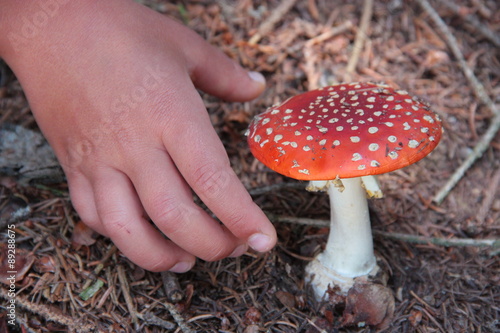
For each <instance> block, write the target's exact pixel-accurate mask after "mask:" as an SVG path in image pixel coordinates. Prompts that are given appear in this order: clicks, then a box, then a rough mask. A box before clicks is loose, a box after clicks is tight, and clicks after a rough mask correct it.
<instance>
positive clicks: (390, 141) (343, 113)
mask: <svg viewBox="0 0 500 333" xmlns="http://www.w3.org/2000/svg"><path fill="white" fill-rule="evenodd" d="M441 133H442V126H441V120H440V119H439V117H438V115H437V114H435V113H434V112H432V111H431V110H430V109H429V107H428V106H427V105H425V104H424V103H422V102H420V101H419V100H417V99H416V98H413V97H411V96H410V95H409V94H408V92H406V91H403V90H395V89H392V88H390V87H388V86H386V85H383V84H373V83H349V84H339V85H334V86H329V87H324V88H321V89H317V90H313V91H309V92H306V93H303V94H300V95H297V96H295V97H292V98H290V99H288V100H286V101H285V102H284V103H282V104H281V105H278V106H273V107H271V108H269V109H267V110H266V111H265V112H264V113H262V114H260V115H258V116H256V117H255V118H254V119H253V121H252V123H251V124H250V128H249V132H248V144H249V146H250V150H251V151H252V154H253V155H254V156H255V157H256V158H257V159H258V160H259V161H261V162H262V163H264V164H265V165H266V166H268V167H269V168H271V169H272V170H274V171H276V172H279V173H281V174H283V175H285V176H288V177H291V178H295V179H300V180H329V179H335V178H336V177H339V178H353V177H360V176H366V175H376V174H381V173H385V172H389V171H393V170H396V169H400V168H403V167H405V166H407V165H410V164H412V163H415V162H417V161H418V160H420V159H422V158H423V157H424V156H426V155H427V154H429V153H430V152H431V151H432V150H433V149H434V148H435V147H436V146H437V144H438V143H439V140H440V139H441Z"/></svg>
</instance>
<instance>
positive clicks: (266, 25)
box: [248, 0, 297, 45]
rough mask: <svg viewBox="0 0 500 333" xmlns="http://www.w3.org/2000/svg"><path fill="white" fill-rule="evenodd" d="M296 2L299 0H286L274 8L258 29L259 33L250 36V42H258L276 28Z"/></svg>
mask: <svg viewBox="0 0 500 333" xmlns="http://www.w3.org/2000/svg"><path fill="white" fill-rule="evenodd" d="M296 2H297V0H285V1H283V2H282V3H281V4H280V5H279V6H278V7H276V8H275V9H273V11H272V13H271V15H269V17H268V18H267V19H265V20H264V22H262V24H261V25H260V26H259V29H258V30H257V33H256V34H255V35H253V36H252V38H250V40H249V41H248V43H249V44H251V45H255V44H257V43H258V42H259V41H260V40H261V38H262V37H263V36H265V35H267V34H268V33H269V32H270V31H271V30H272V29H273V28H274V26H275V25H276V24H277V23H278V22H279V21H281V19H282V18H283V16H285V14H286V13H288V12H289V11H290V9H292V7H293V6H295V3H296Z"/></svg>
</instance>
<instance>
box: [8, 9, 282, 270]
mask: <svg viewBox="0 0 500 333" xmlns="http://www.w3.org/2000/svg"><path fill="white" fill-rule="evenodd" d="M0 2H2V1H0ZM13 3H14V4H13ZM16 3H17V2H10V4H9V5H8V7H15V6H16V5H18V6H19V7H26V8H22V9H19V8H8V9H7V10H9V15H10V17H11V22H9V23H7V25H6V26H5V23H3V24H4V26H1V27H0V28H2V30H3V31H4V32H3V33H2V35H3V36H2V37H1V40H0V43H1V47H0V52H1V55H2V56H3V57H4V59H5V60H6V61H7V62H8V63H9V65H10V66H11V67H12V68H13V70H14V71H15V73H16V75H17V76H18V78H19V80H20V82H21V84H22V85H23V88H24V90H25V92H26V95H27V97H28V99H29V102H30V105H31V108H32V110H33V112H34V114H35V117H36V119H37V122H38V124H39V126H40V128H41V129H42V131H43V132H44V134H45V136H46V137H47V139H48V140H49V142H50V143H51V145H52V147H53V148H54V150H55V151H56V154H57V156H58V158H59V161H60V162H61V164H62V166H63V168H64V170H65V172H66V175H67V178H68V183H69V186H70V193H71V199H72V202H73V205H74V207H75V208H76V210H77V211H78V213H79V214H80V217H81V218H82V220H83V221H84V222H85V223H87V224H88V225H89V226H90V227H92V228H93V229H95V230H96V231H98V232H99V233H101V234H103V235H107V236H109V237H110V238H111V239H112V240H113V241H114V243H115V244H116V245H117V246H118V248H119V249H120V250H121V251H122V252H123V253H124V254H125V255H126V256H127V257H128V258H130V259H131V260H132V261H133V262H135V263H136V264H138V265H140V266H141V267H143V268H146V269H148V270H152V271H163V270H172V271H175V272H184V271H187V270H189V269H190V268H191V267H192V266H193V264H194V262H195V257H194V256H196V257H200V258H202V259H204V260H217V259H221V258H224V257H227V256H238V255H241V254H242V253H244V251H245V250H246V248H247V244H248V245H250V246H251V247H252V248H254V249H255V250H257V251H267V250H269V249H271V248H272V247H273V245H274V244H275V242H276V234H275V230H274V228H273V226H272V225H271V223H270V222H269V221H268V219H267V218H266V216H265V215H264V214H263V213H262V211H261V210H260V209H259V208H258V207H257V206H256V205H255V204H254V203H253V202H252V200H251V197H250V196H249V194H248V193H247V192H246V191H245V188H244V187H243V185H242V184H241V183H240V181H239V180H238V178H237V176H236V175H235V173H234V172H233V170H232V169H231V167H230V165H229V160H228V158H227V155H226V153H225V151H224V147H223V145H222V143H221V142H220V140H219V138H218V137H217V135H216V133H215V131H214V129H213V128H212V125H211V123H210V119H209V117H208V114H207V112H206V109H205V107H204V105H203V102H202V100H201V98H200V96H199V94H198V93H197V91H196V88H199V89H201V90H203V91H205V92H207V93H210V94H213V95H215V96H219V97H221V98H224V99H226V100H232V101H245V100H250V99H252V98H255V97H256V96H258V95H259V94H260V93H261V92H262V90H263V88H264V81H263V79H262V77H261V76H259V75H257V74H255V73H252V74H250V75H249V74H248V73H247V72H245V71H244V70H243V69H242V68H240V67H239V66H238V65H236V64H234V63H233V62H232V61H231V60H229V59H228V58H227V57H226V56H224V55H223V54H222V53H221V52H220V51H218V50H217V49H215V48H214V47H212V46H210V45H209V44H208V43H206V42H205V41H203V40H202V39H201V38H200V37H199V36H198V35H196V34H195V33H193V32H192V31H191V30H189V29H187V28H186V27H184V26H182V25H181V24H179V23H176V22H174V21H172V20H170V19H168V18H165V17H164V16H162V15H160V14H158V13H155V12H154V11H152V10H150V9H148V8H146V7H143V6H141V5H138V4H136V3H134V2H132V1H123V0H109V1H67V2H66V3H65V4H62V5H60V6H59V7H58V8H56V9H57V10H55V13H54V14H53V15H52V16H50V17H49V16H48V21H47V22H46V24H45V25H43V26H42V25H40V27H35V28H36V29H38V32H37V33H36V34H34V36H31V37H30V38H26V39H25V40H23V39H20V40H19V41H17V42H14V43H13V36H14V37H15V35H12V34H11V35H10V37H9V39H6V38H5V35H7V33H9V32H10V33H14V34H15V33H18V35H19V36H21V37H22V33H21V30H22V24H23V22H24V23H25V22H27V21H28V22H29V19H30V18H31V17H32V16H30V15H32V14H33V13H34V10H36V9H37V8H38V7H37V6H38V5H37V4H33V3H32V4H31V7H28V6H27V5H22V4H16ZM21 3H22V2H21ZM34 8H35V9H34ZM5 16H7V15H5ZM23 17H25V18H27V20H24V19H22V18H23ZM4 33H5V35H4ZM16 43H17V44H16ZM191 189H192V190H194V192H196V193H197V194H198V196H199V197H200V198H201V199H202V200H203V202H204V203H205V204H206V205H207V206H208V208H210V210H211V211H212V212H213V213H214V214H215V215H216V216H217V217H218V218H219V219H220V220H221V221H222V222H223V224H224V225H221V224H219V223H218V222H216V221H215V220H214V219H212V218H211V217H210V216H209V215H208V214H206V213H205V212H204V211H203V210H202V209H201V208H199V207H198V206H196V205H195V204H194V203H193V197H192V192H191ZM147 217H150V218H151V220H152V221H153V222H154V224H155V225H156V227H157V228H158V229H159V230H160V231H158V229H156V228H155V227H154V226H153V225H151V224H150V223H149V222H148V220H147ZM162 233H163V234H164V235H166V236H167V237H168V238H169V240H167V239H166V238H165V237H164V236H163V235H162Z"/></svg>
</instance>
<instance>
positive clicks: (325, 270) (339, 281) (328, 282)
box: [306, 254, 380, 301]
mask: <svg viewBox="0 0 500 333" xmlns="http://www.w3.org/2000/svg"><path fill="white" fill-rule="evenodd" d="M379 271H380V268H379V266H378V265H377V264H376V262H375V263H373V264H372V265H370V267H367V270H366V272H365V274H361V275H359V276H356V277H349V276H345V275H342V274H340V273H338V272H337V271H335V270H334V269H331V268H330V267H328V266H327V265H325V264H324V263H323V260H322V254H319V255H318V256H317V257H316V258H314V260H313V261H311V262H310V263H309V264H308V265H307V266H306V283H308V284H309V285H310V286H311V288H312V290H313V292H314V296H315V297H316V299H317V300H318V301H320V300H321V299H323V297H324V296H325V294H326V293H327V291H328V288H330V289H332V290H336V291H337V293H338V294H339V295H342V296H345V295H347V293H348V292H349V290H350V289H351V288H352V286H353V285H354V283H355V281H356V280H364V279H369V278H370V277H375V276H376V275H377V273H378V272H379Z"/></svg>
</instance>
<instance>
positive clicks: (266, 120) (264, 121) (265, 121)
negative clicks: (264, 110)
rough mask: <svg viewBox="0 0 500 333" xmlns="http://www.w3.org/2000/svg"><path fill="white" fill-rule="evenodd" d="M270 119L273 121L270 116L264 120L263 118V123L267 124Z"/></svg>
mask: <svg viewBox="0 0 500 333" xmlns="http://www.w3.org/2000/svg"><path fill="white" fill-rule="evenodd" d="M270 121H271V119H269V118H264V120H262V125H265V124H267V123H268V122H270Z"/></svg>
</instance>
